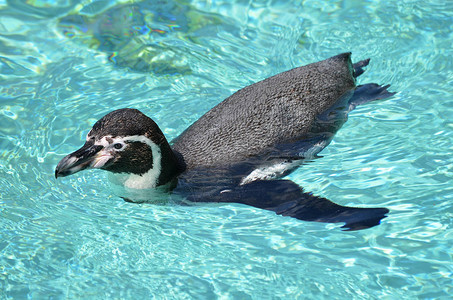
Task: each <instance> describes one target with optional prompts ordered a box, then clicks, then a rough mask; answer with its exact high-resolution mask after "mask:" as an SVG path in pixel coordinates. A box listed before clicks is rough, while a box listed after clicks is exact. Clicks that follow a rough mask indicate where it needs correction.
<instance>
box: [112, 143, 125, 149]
mask: <svg viewBox="0 0 453 300" xmlns="http://www.w3.org/2000/svg"><path fill="white" fill-rule="evenodd" d="M113 148H115V149H117V150H120V149H121V148H123V144H120V143H115V144H113Z"/></svg>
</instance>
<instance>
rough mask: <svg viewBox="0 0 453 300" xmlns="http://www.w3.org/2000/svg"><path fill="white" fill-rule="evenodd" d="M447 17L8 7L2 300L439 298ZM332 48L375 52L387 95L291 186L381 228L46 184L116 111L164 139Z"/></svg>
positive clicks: (84, 181)
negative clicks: (374, 217) (128, 110)
mask: <svg viewBox="0 0 453 300" xmlns="http://www.w3.org/2000/svg"><path fill="white" fill-rule="evenodd" d="M452 11H453V7H452V4H451V3H450V2H448V1H446V2H445V1H444V2H442V1H441V2H435V3H434V2H430V1H424V2H420V1H415V0H414V1H386V2H382V1H368V2H367V3H366V4H364V3H359V2H351V1H349V2H348V1H347V2H344V1H329V2H319V1H311V0H306V1H302V2H301V1H273V2H272V1H271V2H269V1H267V2H266V1H264V2H263V1H250V2H247V1H209V2H206V1H191V2H190V3H186V2H184V3H183V2H181V1H166V2H165V3H164V2H159V3H157V2H156V3H155V2H149V1H135V2H134V3H132V2H121V3H115V1H93V2H90V1H88V2H87V1H85V2H84V3H83V5H82V4H80V3H79V1H51V2H49V1H25V2H24V1H6V2H4V3H2V4H0V14H1V16H2V17H1V18H0V32H1V33H0V80H1V82H2V84H1V86H0V124H1V126H0V174H1V176H0V187H1V188H0V215H1V218H0V224H1V227H2V230H1V232H0V298H18V299H21V298H26V297H28V298H49V297H53V298H149V296H150V295H165V296H164V297H168V298H200V297H201V298H219V297H222V298H229V299H236V298H256V299H269V298H326V297H328V298H345V297H347V298H351V299H367V298H369V297H370V296H371V297H376V298H408V297H410V298H417V297H418V298H442V297H443V298H446V297H448V296H449V295H451V294H452V287H451V277H452V274H453V268H452V266H451V256H452V250H451V243H452V239H453V231H452V228H453V224H452V215H453V205H452V196H451V195H452V191H453V190H452V187H451V186H452V177H453V175H452V174H453V169H452V166H453V159H452V157H453V153H452V152H453V149H452V147H451V145H452V144H453V137H452V133H451V132H452V128H453V123H452V121H451V120H452V119H453V118H452V117H453V101H452V99H451V82H452V78H453V73H452V71H451V70H452V69H453V68H452V60H451V59H450V57H452V54H453V53H452V48H451V44H452V30H451V29H452V28H451V24H452V23H451V21H452V19H453V15H452V13H451V12H452ZM121 18H123V19H124V20H123V21H124V23H122V21H121V20H120V19H121ZM343 51H353V59H354V60H355V61H357V60H359V59H364V58H367V57H371V58H372V60H371V63H370V66H369V67H368V68H367V71H366V72H365V73H364V74H363V75H362V76H361V77H360V78H359V83H366V82H370V81H373V82H377V83H390V84H392V87H391V88H390V89H391V90H392V91H395V92H397V94H396V95H395V96H394V97H392V98H391V99H388V100H386V101H382V102H375V103H371V104H368V105H366V106H363V107H358V108H357V110H355V111H354V112H352V113H351V114H350V119H349V121H348V122H347V123H346V124H345V125H344V128H342V129H341V130H340V132H339V133H338V135H337V136H336V137H335V139H334V141H333V142H332V144H331V145H330V146H329V147H328V148H326V149H325V150H324V151H323V152H322V153H321V155H323V156H324V157H323V158H320V159H317V160H315V161H313V162H310V163H308V164H306V165H304V166H302V167H301V168H300V169H299V170H297V171H296V172H295V173H293V174H291V176H290V179H292V180H294V181H296V182H297V183H298V184H300V185H301V186H303V187H304V188H305V190H306V191H311V192H313V193H314V194H316V195H320V196H323V197H326V198H328V199H331V200H333V201H335V202H337V203H341V204H344V205H356V206H361V207H376V206H385V207H388V208H389V209H390V213H389V216H388V217H387V218H386V219H384V220H383V222H382V224H381V225H380V226H377V227H374V228H373V229H370V230H364V231H359V232H347V233H346V232H342V231H340V230H339V227H340V226H341V224H322V223H313V222H300V221H297V220H294V219H291V218H286V217H281V216H276V215H275V214H274V213H272V212H269V211H263V210H258V209H255V208H252V207H246V206H243V205H238V204H231V205H216V204H213V205H200V206H195V207H181V206H178V205H175V204H172V203H171V201H170V203H169V204H166V205H150V204H146V205H145V204H142V205H133V204H130V203H125V202H123V201H122V200H121V199H118V198H117V197H115V196H114V195H113V193H112V192H111V189H110V186H109V185H108V183H107V181H106V178H105V174H103V173H101V172H95V171H89V172H85V173H80V175H79V174H78V176H74V177H70V178H65V179H63V180H61V181H60V180H59V181H55V180H54V178H53V176H54V167H55V165H56V163H57V162H58V160H59V159H61V157H62V156H63V155H65V154H67V153H68V152H69V151H72V150H74V149H75V148H76V147H78V146H80V144H81V142H82V141H83V140H84V138H85V135H86V133H87V131H88V130H89V128H90V127H91V126H92V125H93V123H94V122H95V121H96V120H97V119H99V118H100V117H101V116H103V115H104V114H106V113H107V112H109V111H111V110H113V109H117V108H122V107H135V108H139V109H141V110H142V111H144V112H145V113H146V114H148V115H150V116H152V117H153V118H154V119H155V120H156V122H157V123H158V124H159V125H160V126H161V128H162V129H163V131H164V132H165V134H166V135H167V136H168V137H169V139H172V138H174V137H176V136H177V135H178V134H179V133H180V132H182V131H183V130H184V129H185V128H186V127H187V126H189V125H190V124H191V123H192V122H194V121H195V120H197V119H198V118H199V117H200V116H201V115H202V114H203V113H204V112H205V111H207V110H209V109H210V108H211V107H213V106H214V105H215V104H217V103H219V102H220V101H221V100H222V99H224V98H225V97H227V96H229V95H230V94H231V93H232V92H234V91H236V90H237V89H239V88H241V87H243V86H245V85H247V84H250V83H252V82H256V81H258V80H261V79H263V78H266V77H268V76H271V75H273V74H276V73H278V72H281V71H284V70H287V69H290V68H292V67H296V66H299V65H302V64H305V63H309V62H313V61H316V60H319V59H323V58H326V57H328V56H330V55H334V54H337V53H339V52H343Z"/></svg>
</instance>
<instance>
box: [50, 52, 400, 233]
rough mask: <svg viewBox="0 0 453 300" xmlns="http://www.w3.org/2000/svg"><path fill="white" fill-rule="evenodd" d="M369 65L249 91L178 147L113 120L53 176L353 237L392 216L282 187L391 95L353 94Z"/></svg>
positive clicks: (142, 120)
mask: <svg viewBox="0 0 453 300" xmlns="http://www.w3.org/2000/svg"><path fill="white" fill-rule="evenodd" d="M367 64H368V60H366V61H361V62H359V63H357V64H355V65H353V64H352V62H351V59H350V53H344V54H340V55H337V56H334V57H332V58H329V59H327V60H324V61H321V62H317V63H313V64H310V65H307V66H303V67H299V68H296V69H293V70H290V71H287V72H284V73H281V74H278V75H275V76H273V77H270V78H268V79H265V80H263V81H260V82H258V83H255V84H253V85H250V86H247V87H245V88H243V89H241V90H239V91H238V92H236V93H235V94H233V95H232V96H230V97H228V98H227V99H225V100H224V101H223V102H221V103H220V104H219V105H217V106H216V107H214V108H213V109H211V110H210V111H209V112H207V113H206V114H205V115H203V116H202V117H201V118H200V119H199V120H198V121H196V122H195V123H194V124H192V125H191V126H190V127H189V128H188V129H187V130H186V131H184V132H183V133H182V134H181V135H180V136H179V137H177V138H176V139H175V140H174V141H173V142H172V146H170V144H169V143H168V142H167V140H166V139H165V137H164V136H163V134H162V132H161V130H160V129H159V127H158V126H157V125H156V124H155V123H154V121H152V120H151V119H150V118H148V117H147V116H145V115H144V114H142V113H141V112H139V111H137V110H134V109H121V110H117V111H114V112H111V113H110V114H108V115H106V116H104V117H103V118H102V119H101V120H99V121H98V122H97V123H96V124H95V125H94V126H93V129H92V130H91V131H90V132H89V133H88V136H87V142H86V143H85V145H84V147H82V149H80V150H78V151H76V152H74V153H72V154H70V155H68V156H67V157H65V158H64V159H63V160H62V161H61V162H60V163H59V164H58V166H57V168H56V173H55V174H56V176H57V177H59V176H67V175H70V174H73V173H75V172H77V171H80V170H82V169H85V168H90V167H91V168H102V169H105V170H108V171H110V172H112V174H113V175H114V176H113V177H115V179H114V180H115V182H116V183H119V184H122V185H124V186H125V187H126V188H129V189H148V188H155V187H158V186H163V185H169V186H170V189H172V190H173V193H177V194H180V195H182V196H183V197H185V198H187V199H188V200H190V201H194V202H234V203H243V204H248V205H252V206H255V207H259V208H264V209H268V210H273V211H275V212H276V213H278V214H282V215H288V216H292V217H295V218H298V219H302V220H311V221H320V222H345V223H346V225H345V227H347V228H349V229H361V228H367V227H371V226H374V225H377V224H379V221H380V220H381V219H382V218H383V217H385V213H387V212H388V210H387V209H385V208H351V207H344V206H340V205H337V204H334V203H332V202H330V201H329V200H327V199H324V198H320V197H316V196H313V195H311V194H307V193H304V192H303V190H302V188H300V187H299V186H298V185H296V184H295V183H293V182H291V181H288V180H277V179H278V178H280V177H282V176H283V175H285V174H287V173H288V172H290V171H292V170H294V168H296V167H297V166H298V165H300V164H301V163H302V162H303V161H304V160H307V159H312V158H314V157H315V156H316V154H317V153H319V152H320V151H321V150H322V149H323V148H324V147H326V146H327V145H328V144H329V143H330V141H331V140H332V138H333V136H334V134H335V133H336V132H337V130H338V129H339V128H340V127H341V126H342V125H343V123H344V122H346V120H347V114H348V112H349V111H350V110H352V109H353V108H354V107H355V106H356V105H358V104H361V103H365V102H369V101H372V100H376V99H382V98H387V97H389V96H391V95H392V93H389V92H388V91H387V86H385V87H381V86H379V85H377V84H366V85H363V86H359V87H357V86H356V84H355V81H356V80H355V78H356V77H357V76H358V75H360V74H361V73H362V72H363V70H362V67H364V66H366V65H367ZM176 180H177V183H176ZM129 200H131V201H134V199H129Z"/></svg>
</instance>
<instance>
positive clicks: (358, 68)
mask: <svg viewBox="0 0 453 300" xmlns="http://www.w3.org/2000/svg"><path fill="white" fill-rule="evenodd" d="M369 63H370V59H369V58H367V59H365V60H361V61H359V62H356V63H355V64H353V65H352V67H353V68H354V74H353V76H354V78H357V77H359V76H360V75H362V74H363V72H365V70H364V69H363V68H364V67H366V66H368V64H369Z"/></svg>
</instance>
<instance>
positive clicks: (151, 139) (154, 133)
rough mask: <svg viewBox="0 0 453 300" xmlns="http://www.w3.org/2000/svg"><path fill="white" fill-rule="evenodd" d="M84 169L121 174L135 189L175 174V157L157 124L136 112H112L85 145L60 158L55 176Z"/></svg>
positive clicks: (102, 120) (99, 124)
mask: <svg viewBox="0 0 453 300" xmlns="http://www.w3.org/2000/svg"><path fill="white" fill-rule="evenodd" d="M85 169H103V170H107V171H109V172H112V173H115V174H118V175H121V176H122V177H123V178H125V179H124V180H123V181H124V182H129V183H128V184H127V185H129V186H130V187H135V188H149V187H156V186H158V185H162V184H165V183H167V182H168V181H170V180H171V179H172V177H174V176H175V175H176V173H177V169H178V168H177V161H176V157H175V155H174V153H173V151H172V150H171V148H170V146H169V144H168V142H167V140H166V138H165V136H164V135H163V133H162V131H161V130H160V129H159V127H158V126H157V124H156V123H155V122H154V121H153V120H152V119H150V118H149V117H147V116H146V115H144V114H143V113H141V112H140V111H138V110H136V109H130V108H124V109H119V110H115V111H113V112H111V113H109V114H107V115H105V116H104V117H102V118H101V119H100V120H99V121H97V122H96V123H95V124H94V126H93V128H92V129H91V130H90V132H89V133H88V134H87V137H86V142H85V144H84V145H83V146H82V147H81V148H80V149H79V150H77V151H74V152H73V153H71V154H69V155H67V156H66V157H64V158H63V159H62V160H61V161H60V162H59V163H58V165H57V167H56V169H55V177H56V178H58V177H65V176H68V175H72V174H74V173H77V172H79V171H82V170H85Z"/></svg>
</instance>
